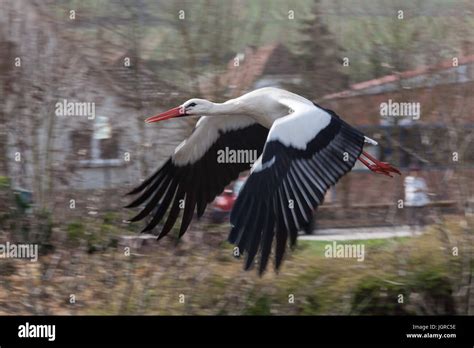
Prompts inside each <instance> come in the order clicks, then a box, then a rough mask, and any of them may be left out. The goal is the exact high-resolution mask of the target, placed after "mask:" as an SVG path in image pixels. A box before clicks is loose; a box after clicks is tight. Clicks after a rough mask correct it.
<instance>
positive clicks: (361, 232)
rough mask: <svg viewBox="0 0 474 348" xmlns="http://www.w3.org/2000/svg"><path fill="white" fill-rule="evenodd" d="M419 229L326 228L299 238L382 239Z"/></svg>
mask: <svg viewBox="0 0 474 348" xmlns="http://www.w3.org/2000/svg"><path fill="white" fill-rule="evenodd" d="M420 234H421V231H416V232H415V231H412V230H411V229H410V227H409V226H394V227H366V228H364V227H362V228H328V229H322V230H315V231H313V234H312V235H301V236H299V237H298V239H300V240H357V239H384V238H394V237H413V236H416V235H420Z"/></svg>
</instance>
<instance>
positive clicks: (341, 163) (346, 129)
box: [229, 110, 364, 274]
mask: <svg viewBox="0 0 474 348" xmlns="http://www.w3.org/2000/svg"><path fill="white" fill-rule="evenodd" d="M326 111H327V112H328V113H329V114H330V115H331V120H330V122H329V124H328V125H327V126H326V127H325V128H324V129H322V130H321V131H320V132H319V133H318V134H317V135H315V138H314V139H313V140H311V141H310V142H309V143H308V144H307V147H306V149H305V150H299V149H295V148H293V147H288V146H285V145H283V144H282V143H280V142H279V141H277V140H270V141H268V142H267V144H266V145H265V149H264V151H263V154H262V163H264V164H265V163H272V161H273V164H271V165H269V166H268V167H266V168H265V169H263V170H261V171H255V172H253V173H252V174H251V175H250V177H249V178H248V179H247V182H246V183H245V185H244V187H243V188H242V189H241V192H240V194H239V197H238V199H237V201H236V203H235V205H234V209H233V210H232V214H231V225H232V229H231V231H230V234H229V241H230V242H232V243H236V244H237V245H238V247H239V249H240V252H241V253H245V254H246V256H247V259H246V263H245V269H248V268H250V267H251V266H252V263H253V262H254V259H255V256H256V254H257V253H258V251H259V252H260V267H259V273H260V274H261V273H263V272H264V270H265V268H266V266H267V263H268V259H269V256H270V254H271V245H272V241H273V238H275V239H276V246H275V268H276V269H277V270H278V268H279V267H280V265H281V263H282V261H283V256H284V253H285V249H286V245H287V244H288V242H289V245H290V246H291V247H293V246H294V245H295V244H296V239H297V235H298V231H299V230H300V229H302V228H304V227H306V226H307V225H308V224H309V223H310V221H311V219H312V216H313V213H314V210H315V209H316V208H317V207H318V205H320V204H322V202H323V200H324V195H325V193H326V191H327V190H328V188H329V187H330V186H331V185H334V184H335V183H336V182H337V181H338V180H339V179H340V178H341V177H342V176H344V175H345V174H346V173H347V172H349V171H350V170H351V169H352V167H353V166H354V164H355V162H356V160H357V158H358V157H359V156H360V154H361V152H362V148H363V145H364V135H363V134H362V133H361V132H359V131H358V130H356V129H355V128H352V127H351V126H349V125H348V124H347V123H345V122H344V121H343V120H342V119H340V118H339V117H338V116H337V115H336V114H335V113H333V112H332V111H330V110H326ZM345 156H346V158H344V157H345ZM289 201H293V205H292V206H291V205H290V204H289Z"/></svg>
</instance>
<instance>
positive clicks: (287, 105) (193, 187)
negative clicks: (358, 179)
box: [127, 88, 400, 274]
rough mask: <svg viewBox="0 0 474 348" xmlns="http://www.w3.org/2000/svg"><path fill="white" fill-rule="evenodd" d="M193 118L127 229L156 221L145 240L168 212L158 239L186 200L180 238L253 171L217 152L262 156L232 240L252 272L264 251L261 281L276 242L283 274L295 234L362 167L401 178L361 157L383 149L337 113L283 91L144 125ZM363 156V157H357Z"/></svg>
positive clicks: (196, 102) (238, 209)
mask: <svg viewBox="0 0 474 348" xmlns="http://www.w3.org/2000/svg"><path fill="white" fill-rule="evenodd" d="M193 115H194V116H199V115H206V116H202V117H201V118H200V119H199V121H198V122H197V124H196V127H195V129H194V131H193V133H192V134H191V135H190V136H189V138H187V139H186V140H184V141H183V142H182V143H181V144H180V145H179V146H178V147H177V148H176V150H175V152H174V154H173V155H172V156H171V158H169V159H168V161H166V163H165V164H164V165H163V166H162V167H161V168H160V169H158V171H156V172H155V173H154V174H153V175H152V176H150V177H149V178H148V179H146V180H145V181H144V182H143V183H141V185H139V186H138V187H137V188H135V189H133V190H132V191H131V192H129V194H138V193H141V194H140V196H139V197H138V198H136V199H135V200H134V201H133V202H132V203H130V204H129V205H128V206H127V208H131V207H137V206H139V205H141V204H145V205H144V208H143V210H142V211H141V212H140V213H139V214H138V215H137V216H135V217H134V218H132V219H131V220H130V221H138V220H141V219H143V218H145V217H149V221H148V224H147V225H146V227H145V228H144V229H143V231H142V232H148V231H151V230H153V229H154V228H155V226H156V225H157V224H158V223H159V222H160V221H162V220H163V218H164V217H165V215H166V213H167V212H168V213H167V219H166V221H165V222H164V224H163V227H162V229H161V232H160V233H159V234H158V239H161V238H163V237H164V236H166V235H167V234H168V232H169V231H170V230H171V229H172V227H173V226H174V224H175V222H176V220H177V219H178V216H179V213H180V210H181V209H180V205H181V204H180V203H182V202H184V208H183V214H182V220H181V227H180V231H179V237H181V236H182V235H183V234H184V233H185V232H186V230H187V228H188V226H189V224H190V222H191V220H192V218H193V215H194V211H195V210H196V211H197V216H198V217H201V216H202V215H203V213H204V210H205V209H206V205H207V204H208V203H210V202H212V201H213V200H214V198H215V197H216V196H217V195H218V194H220V193H221V192H222V191H223V190H224V188H225V187H226V186H227V185H228V184H229V183H230V182H231V181H233V180H235V179H236V178H237V177H238V176H239V173H241V172H242V171H245V170H247V169H249V164H248V163H218V161H217V156H218V155H217V153H218V150H219V149H225V148H226V147H227V148H230V149H235V150H256V151H257V153H258V156H259V157H258V160H257V161H256V162H255V163H254V165H253V166H252V169H251V174H250V176H249V178H248V179H247V181H246V183H245V185H244V187H243V188H242V189H241V191H240V194H239V196H238V199H237V201H236V203H235V205H234V207H233V209H232V213H231V217H230V221H231V226H232V229H231V231H230V235H229V241H230V242H231V243H234V244H235V245H237V246H238V247H239V251H240V252H241V253H245V254H246V255H247V258H246V262H245V269H246V270H247V269H249V268H250V267H251V266H252V264H253V261H254V258H255V256H256V254H257V253H260V262H259V273H260V274H261V273H262V272H263V271H264V270H265V268H266V265H267V263H268V259H269V256H270V253H271V249H272V243H273V239H275V240H276V246H275V268H276V269H277V270H278V268H279V266H280V264H281V262H282V259H283V255H284V252H285V248H286V245H287V243H288V242H287V241H288V240H289V244H290V246H291V247H293V246H294V245H295V243H296V237H297V233H298V231H299V230H302V229H304V228H305V226H307V225H308V224H309V223H310V221H311V219H312V215H313V212H314V211H315V209H316V208H317V206H318V205H320V204H322V202H323V199H324V194H325V193H326V191H327V190H328V188H329V187H330V186H332V185H334V184H335V183H336V182H337V181H338V180H339V179H340V178H341V177H342V176H343V175H345V174H346V173H347V172H349V171H350V170H351V169H352V167H353V166H354V164H355V162H356V161H357V159H359V160H360V161H361V162H362V163H364V164H365V165H366V166H367V167H368V168H369V169H370V170H372V171H374V172H377V173H381V174H385V175H388V176H391V173H398V174H400V172H399V171H398V170H397V169H396V168H394V167H392V166H391V165H390V164H388V163H384V162H379V161H378V160H376V159H375V158H373V157H371V156H370V155H369V154H367V153H365V152H364V151H362V149H363V146H364V142H368V143H372V144H374V145H376V144H377V143H376V142H375V141H374V140H372V139H370V138H368V137H365V136H364V135H363V134H362V133H361V132H360V131H358V130H357V129H355V128H353V127H351V126H350V125H348V124H347V123H346V122H344V121H343V120H342V119H341V118H339V116H337V115H336V114H335V113H334V112H333V111H331V110H327V109H324V108H322V107H320V106H319V105H317V104H314V103H312V102H311V101H309V100H307V99H305V98H303V97H301V96H299V95H296V94H294V93H291V92H288V91H285V90H281V89H277V88H262V89H258V90H255V91H253V92H250V93H247V94H245V95H243V96H241V97H239V98H236V99H231V100H228V101H226V102H225V103H221V104H220V103H213V102H210V101H207V100H203V99H190V100H188V101H186V102H185V103H184V104H182V105H181V106H178V107H176V108H174V109H171V110H169V111H166V112H164V113H162V114H159V115H156V116H153V117H150V118H147V119H146V120H145V122H147V123H152V122H157V121H162V120H166V119H170V118H173V117H185V116H193ZM362 155H363V156H365V157H366V158H362V157H359V156H362ZM369 161H371V162H372V163H370V162H369Z"/></svg>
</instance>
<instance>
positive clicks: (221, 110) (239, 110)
mask: <svg viewBox="0 0 474 348" xmlns="http://www.w3.org/2000/svg"><path fill="white" fill-rule="evenodd" d="M208 114H209V115H234V114H240V115H242V114H245V107H244V105H243V104H242V103H239V102H238V101H237V100H235V99H230V100H227V101H226V102H224V103H212V108H211V109H210V110H209V111H208Z"/></svg>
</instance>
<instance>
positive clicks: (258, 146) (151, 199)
mask: <svg viewBox="0 0 474 348" xmlns="http://www.w3.org/2000/svg"><path fill="white" fill-rule="evenodd" d="M267 135H268V129H266V128H265V127H263V126H261V125H259V124H256V123H254V124H251V125H249V126H246V127H243V128H241V129H236V130H231V131H226V132H223V131H220V137H219V138H218V139H217V140H216V142H215V143H214V144H213V145H212V146H211V147H210V148H209V149H208V151H207V152H206V153H205V154H204V156H203V157H202V158H201V159H199V160H198V161H196V162H195V163H193V164H187V165H184V166H179V165H177V164H175V163H174V162H173V159H172V158H170V159H168V160H167V161H166V162H165V164H164V165H163V166H162V167H161V168H160V169H159V170H157V171H156V172H155V173H154V174H153V175H152V176H150V177H149V178H148V179H146V180H145V181H144V182H143V183H141V184H140V185H139V186H138V187H136V188H135V189H133V190H132V191H130V192H129V194H138V193H141V194H140V196H139V197H138V198H136V199H135V200H134V201H132V202H131V203H130V204H129V205H128V206H127V207H128V208H133V207H137V206H139V205H141V204H145V207H144V208H143V209H142V211H141V212H140V213H139V214H138V215H136V216H135V217H134V218H132V219H131V221H138V220H141V219H144V218H146V217H150V220H149V222H148V223H147V225H146V226H145V228H144V229H143V230H142V232H149V231H152V230H153V229H154V228H155V227H156V226H157V225H158V224H159V223H160V222H161V221H162V220H163V218H164V217H165V215H166V213H167V212H168V218H167V219H166V222H165V224H164V226H163V228H162V230H161V232H160V234H159V237H158V239H161V238H163V237H164V236H166V235H167V234H168V233H169V232H170V231H171V230H172V228H173V226H174V225H175V223H176V221H177V220H178V217H179V213H180V211H181V210H182V209H181V204H182V202H183V200H184V211H183V214H182V219H181V227H180V230H179V237H181V236H182V235H183V234H184V233H185V232H186V230H187V229H188V227H189V224H190V223H191V220H192V218H193V215H194V211H195V210H197V216H198V217H201V216H202V215H203V214H204V211H205V209H206V206H207V204H209V203H210V202H212V201H213V200H214V198H215V197H216V195H218V194H220V193H221V192H222V191H223V190H224V188H225V187H226V186H227V185H228V184H229V183H231V182H232V181H233V180H235V179H237V178H238V176H239V174H240V173H241V172H243V171H245V170H248V169H249V168H250V165H249V163H218V161H217V158H218V151H219V150H225V149H226V148H229V149H230V150H232V149H234V150H256V151H257V156H260V155H261V153H262V151H263V147H264V145H265V140H266V138H267Z"/></svg>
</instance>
